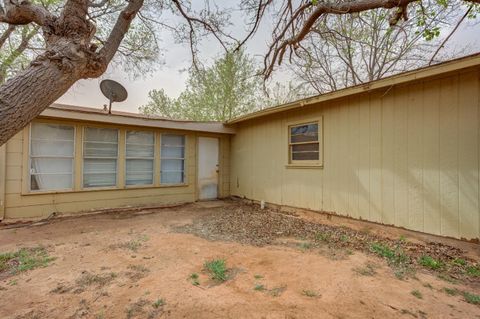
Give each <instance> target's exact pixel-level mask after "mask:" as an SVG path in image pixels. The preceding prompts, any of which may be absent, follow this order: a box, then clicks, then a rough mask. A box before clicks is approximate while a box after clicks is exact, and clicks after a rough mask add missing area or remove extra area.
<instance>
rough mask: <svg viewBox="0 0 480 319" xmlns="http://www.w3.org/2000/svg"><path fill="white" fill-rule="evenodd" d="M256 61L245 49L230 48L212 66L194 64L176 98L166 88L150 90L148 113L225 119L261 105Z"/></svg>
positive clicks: (260, 86)
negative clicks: (197, 67) (203, 66)
mask: <svg viewBox="0 0 480 319" xmlns="http://www.w3.org/2000/svg"><path fill="white" fill-rule="evenodd" d="M257 72H258V70H256V68H255V62H254V61H253V59H252V58H250V57H249V56H248V55H246V54H245V53H244V52H243V51H242V50H240V51H237V52H233V53H232V52H228V53H226V54H225V55H224V56H222V57H221V58H219V59H217V60H216V61H215V62H214V64H213V65H212V66H211V67H207V68H199V69H195V68H192V69H191V70H190V72H189V77H188V80H187V82H186V89H185V90H184V91H183V92H182V93H181V94H180V96H179V97H178V98H176V99H172V98H169V97H168V96H167V95H166V94H165V92H164V91H163V90H162V89H160V90H153V91H150V92H149V98H150V101H149V102H148V103H147V105H145V106H143V107H141V108H140V111H141V112H143V113H145V114H156V115H160V116H164V117H167V118H175V119H188V120H197V121H209V120H213V121H226V120H228V119H231V118H233V117H236V116H239V115H241V114H245V113H248V112H251V111H253V110H255V109H256V108H258V107H259V105H261V103H260V100H261V99H262V95H261V89H262V83H261V79H260V78H259V77H258V76H256V74H257Z"/></svg>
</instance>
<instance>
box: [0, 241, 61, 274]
mask: <svg viewBox="0 0 480 319" xmlns="http://www.w3.org/2000/svg"><path fill="white" fill-rule="evenodd" d="M54 260H55V258H54V257H50V256H49V255H48V252H47V250H46V249H45V248H44V247H41V246H39V247H34V248H21V249H20V250H18V251H16V252H13V253H11V252H8V253H4V254H0V272H8V273H10V274H12V275H14V274H17V273H19V272H24V271H28V270H32V269H35V268H41V267H47V266H48V265H49V264H50V263H51V262H52V261H54Z"/></svg>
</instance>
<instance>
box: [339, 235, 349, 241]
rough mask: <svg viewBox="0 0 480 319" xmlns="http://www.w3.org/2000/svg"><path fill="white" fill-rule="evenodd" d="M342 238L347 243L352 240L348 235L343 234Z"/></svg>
mask: <svg viewBox="0 0 480 319" xmlns="http://www.w3.org/2000/svg"><path fill="white" fill-rule="evenodd" d="M340 240H341V241H343V242H344V243H346V242H348V241H349V240H350V238H349V237H348V236H347V235H342V236H340Z"/></svg>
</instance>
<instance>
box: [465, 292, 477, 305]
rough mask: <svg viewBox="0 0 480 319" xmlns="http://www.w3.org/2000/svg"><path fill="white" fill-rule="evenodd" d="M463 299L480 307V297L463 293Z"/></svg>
mask: <svg viewBox="0 0 480 319" xmlns="http://www.w3.org/2000/svg"><path fill="white" fill-rule="evenodd" d="M463 298H465V301H466V302H468V303H471V304H474V305H480V295H476V294H473V293H470V292H468V291H464V292H463Z"/></svg>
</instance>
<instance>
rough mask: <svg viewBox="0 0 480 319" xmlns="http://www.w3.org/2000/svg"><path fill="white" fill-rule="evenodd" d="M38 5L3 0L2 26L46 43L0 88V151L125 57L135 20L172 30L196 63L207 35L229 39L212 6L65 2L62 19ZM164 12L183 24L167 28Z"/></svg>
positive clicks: (176, 1) (221, 15)
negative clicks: (26, 29)
mask: <svg viewBox="0 0 480 319" xmlns="http://www.w3.org/2000/svg"><path fill="white" fill-rule="evenodd" d="M39 1H41V0H33V1H32V2H30V1H29V0H4V5H3V6H1V5H0V23H4V24H8V25H13V26H38V27H39V28H40V29H41V30H42V40H43V43H44V45H43V49H42V52H40V53H39V54H38V55H36V56H35V58H33V59H32V61H31V63H30V64H29V65H28V66H27V67H26V68H25V70H23V71H21V72H19V73H18V74H17V75H16V76H14V77H12V78H11V79H9V80H8V81H7V82H5V83H4V84H2V85H1V86H0V114H1V116H0V145H2V144H4V143H5V142H6V141H7V140H8V139H9V138H11V137H12V136H13V135H14V134H15V133H17V132H18V131H20V130H21V129H22V128H23V127H24V126H25V125H27V124H28V123H29V122H30V121H31V120H33V119H34V118H35V117H37V116H38V115H39V114H40V113H41V112H42V111H43V110H44V109H45V108H46V107H48V106H49V105H50V104H51V103H53V102H54V101H55V100H57V99H58V98H59V97H60V96H61V95H63V94H64V93H65V92H66V91H67V90H68V89H69V88H70V87H71V86H72V85H73V84H74V83H75V82H76V81H78V80H80V79H87V78H96V77H99V76H100V75H102V74H103V73H104V72H105V70H106V68H107V66H108V64H109V63H110V62H111V61H112V59H113V57H114V56H115V54H116V53H117V52H121V51H122V45H124V44H125V43H126V42H125V41H124V42H123V44H122V40H124V39H125V37H126V35H127V32H128V31H129V30H130V31H132V30H133V31H135V29H134V28H133V29H131V27H132V26H134V25H133V24H132V21H133V20H134V18H135V17H136V16H138V18H139V19H141V20H143V21H151V22H152V23H153V24H154V25H156V26H159V27H162V28H166V29H169V30H171V31H172V32H173V33H174V34H175V36H176V38H177V40H178V41H188V42H189V47H190V49H191V51H192V55H193V56H194V60H196V59H195V56H196V53H197V52H196V44H197V42H198V41H199V39H200V38H202V37H204V36H205V35H206V34H212V35H213V36H214V38H215V39H216V40H218V42H220V43H221V44H222V45H224V42H226V41H227V40H229V39H230V38H229V36H228V34H227V33H224V32H223V31H222V27H223V26H224V25H226V24H228V19H226V18H225V17H226V15H225V12H222V11H220V10H218V9H217V8H216V7H213V8H210V7H208V6H206V7H205V8H204V9H202V10H200V11H199V12H194V11H193V10H191V8H190V7H189V6H187V4H188V2H187V1H182V0H171V1H163V0H150V1H149V2H144V0H129V1H127V2H125V1H120V0H118V1H119V2H118V3H117V2H114V3H113V2H111V1H110V0H99V2H93V0H66V1H62V2H61V5H60V6H61V10H60V11H59V12H58V13H57V12H56V11H55V10H51V9H49V8H48V7H46V6H44V5H43V4H42V3H41V2H39ZM46 1H48V0H46ZM112 3H113V4H112ZM141 10H142V11H141ZM162 12H169V13H171V14H173V15H176V16H179V17H181V18H183V19H184V22H183V23H181V24H178V23H174V24H168V22H166V21H165V20H167V19H162V16H161V13H162ZM105 13H111V14H112V16H110V17H109V18H108V19H107V20H106V21H105V22H104V23H102V21H101V19H100V17H102V16H103V15H104V14H105ZM135 40H136V37H133V38H132V41H133V45H135V46H142V45H143V43H138V42H135ZM127 44H128V43H127Z"/></svg>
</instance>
